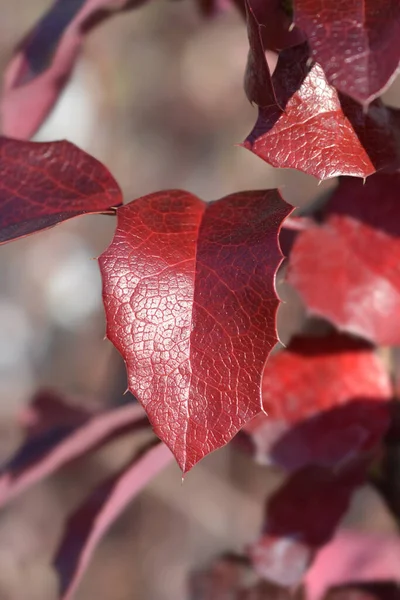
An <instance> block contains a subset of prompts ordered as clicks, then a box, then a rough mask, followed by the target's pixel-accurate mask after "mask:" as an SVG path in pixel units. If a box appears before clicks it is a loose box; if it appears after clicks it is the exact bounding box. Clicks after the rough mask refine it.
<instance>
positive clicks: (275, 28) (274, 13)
mask: <svg viewBox="0 0 400 600" xmlns="http://www.w3.org/2000/svg"><path fill="white" fill-rule="evenodd" d="M233 1H234V2H235V4H236V5H237V6H238V8H239V9H240V10H241V12H242V13H243V14H245V6H244V4H245V2H244V0H233ZM248 4H249V6H250V8H251V10H252V11H253V12H254V15H255V18H256V20H257V22H258V23H259V24H260V25H261V30H260V33H261V36H262V41H263V46H264V48H265V49H266V50H272V51H274V52H279V51H280V50H283V49H284V48H289V47H291V46H296V45H297V44H301V43H302V42H304V40H305V39H306V36H305V35H304V33H303V31H302V30H301V29H299V28H298V27H295V26H294V23H293V15H292V11H291V7H290V4H291V2H290V1H288V0H248Z"/></svg>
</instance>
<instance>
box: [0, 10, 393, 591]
mask: <svg viewBox="0 0 400 600" xmlns="http://www.w3.org/2000/svg"><path fill="white" fill-rule="evenodd" d="M49 5H50V0H0V15H1V18H0V70H1V72H2V71H3V69H4V67H5V65H6V63H7V60H8V59H9V57H10V55H11V53H12V50H13V48H14V46H15V45H16V43H17V42H18V40H19V39H20V38H21V37H22V36H23V35H24V34H25V32H26V31H27V30H28V29H29V28H30V27H31V26H32V24H33V23H34V22H35V21H36V20H37V19H38V18H39V17H40V15H41V14H42V13H43V11H44V10H46V9H47V8H48V7H49ZM246 57H247V37H246V28H245V25H244V23H243V21H242V19H241V17H240V15H239V14H238V13H237V12H235V10H234V9H232V10H227V11H226V12H225V13H222V14H220V15H219V16H217V17H215V18H213V19H210V20H207V19H204V17H202V16H201V15H200V12H199V10H198V9H197V6H196V5H195V3H194V0H153V1H152V2H149V3H147V4H146V5H144V6H143V7H141V8H140V9H137V10H135V11H131V12H128V13H125V14H123V15H118V16H115V17H113V18H112V19H110V20H108V21H106V22H105V23H104V24H103V25H101V26H100V27H99V28H97V29H96V30H94V31H93V32H92V33H91V34H90V36H89V37H88V38H87V43H86V45H85V48H84V52H83V55H82V57H81V60H80V61H79V64H78V68H77V69H76V71H75V73H74V76H73V78H72V80H71V81H70V83H69V85H68V86H67V87H66V89H65V92H64V93H63V95H62V97H61V99H60V101H59V103H58V105H57V107H56V109H55V110H54V111H53V113H52V115H51V117H50V118H49V120H48V121H47V122H46V124H45V125H44V126H43V127H42V129H41V130H40V132H39V133H38V134H37V136H36V138H35V139H37V140H54V139H63V138H66V139H69V140H70V141H73V142H75V143H76V144H77V145H79V146H80V147H81V148H83V149H85V150H87V151H88V152H90V153H91V154H93V155H94V156H95V157H97V158H98V159H100V160H101V161H102V162H103V163H104V164H106V165H107V166H108V168H109V169H110V170H111V172H112V173H113V174H114V175H115V177H116V179H117V180H118V182H119V184H120V185H121V187H122V189H123V191H124V194H125V199H126V201H129V200H131V199H133V198H136V197H139V196H141V195H144V194H147V193H150V192H154V191H156V190H159V189H163V188H164V189H165V188H183V189H187V190H189V191H191V192H193V193H195V194H197V195H199V196H200V197H201V198H203V199H205V200H213V199H217V198H219V197H221V196H223V195H225V194H228V193H231V192H235V191H239V190H245V189H255V188H269V187H277V186H279V187H280V189H281V192H282V195H283V196H284V198H285V199H286V200H287V201H289V202H291V203H292V204H294V205H295V206H298V207H305V206H307V205H308V204H309V203H310V202H312V201H313V200H315V199H316V197H317V196H318V195H319V194H323V193H324V192H326V191H328V190H329V189H330V188H331V187H332V185H334V182H326V183H324V184H322V185H320V186H318V185H317V181H316V180H314V179H313V178H311V177H308V176H306V175H303V174H301V173H297V172H294V171H280V170H276V169H273V168H271V167H269V166H268V165H266V164H265V163H263V162H262V161H261V160H260V159H258V158H257V157H255V156H253V155H252V154H251V153H250V152H248V151H246V150H244V149H242V148H240V147H238V146H237V145H235V144H237V143H239V142H241V141H243V140H244V138H245V137H246V135H247V134H248V133H249V131H250V129H251V127H252V125H253V123H254V120H255V118H256V111H255V109H254V108H253V107H252V106H250V104H249V103H248V101H247V100H246V98H245V95H244V92H243V73H244V67H245V63H246ZM386 97H387V100H388V101H389V102H390V103H391V104H392V105H400V102H399V100H400V86H399V84H398V82H395V83H394V85H393V86H392V88H391V89H390V90H389V92H388V93H387V94H386ZM114 225H115V223H114V220H113V219H111V218H109V217H100V216H91V217H85V218H82V219H77V220H75V221H72V222H67V223H65V224H63V225H62V226H60V227H58V228H57V229H53V230H50V231H46V232H44V233H41V234H40V235H37V236H32V237H29V238H27V239H24V240H20V241H18V242H14V243H12V244H9V245H6V246H2V248H1V252H0V459H1V460H5V459H6V458H7V457H8V456H9V455H10V454H11V453H12V451H13V450H14V449H15V448H16V447H17V445H18V443H19V442H20V439H21V433H20V430H19V428H18V425H17V422H16V418H15V417H16V415H17V413H18V411H19V410H20V409H21V408H22V407H23V406H24V405H26V404H27V402H28V401H29V399H30V397H31V396H32V394H33V393H34V392H35V391H36V390H37V389H38V388H40V387H42V386H45V387H53V388H55V389H57V390H58V391H60V392H61V393H63V394H65V395H67V396H68V397H69V398H72V399H74V401H76V402H80V403H83V404H85V405H87V406H90V407H92V408H94V409H99V408H101V407H104V406H106V405H116V404H118V403H119V402H121V398H122V394H123V392H124V390H125V387H126V378H125V372H124V367H123V364H122V360H121V359H120V357H119V356H118V354H117V352H116V351H115V350H114V349H113V347H112V346H111V344H110V343H109V342H108V341H104V339H103V337H104V332H105V323H104V314H103V308H102V303H101V282H100V276H99V271H98V266H97V262H96V260H93V259H94V258H95V257H97V256H98V255H99V254H100V253H101V252H102V251H103V250H104V249H105V247H106V246H107V245H108V244H109V242H110V241H111V238H112V235H113V227H114ZM283 272H284V270H283V271H282V273H283ZM282 279H283V278H282V274H281V277H280V278H279V282H278V286H279V292H280V294H281V297H282V298H283V299H285V300H287V303H286V304H285V305H283V306H282V307H281V309H280V313H279V330H280V335H281V339H282V340H283V341H287V340H288V339H289V338H290V335H291V334H292V332H293V331H295V330H298V329H299V328H301V325H302V322H303V309H302V307H301V306H300V304H299V302H298V301H297V299H296V298H294V296H293V294H292V293H291V292H290V290H288V289H286V287H285V284H284V282H283V280H282ZM132 443H133V441H132V439H130V438H127V439H124V440H121V441H119V442H118V443H115V444H113V446H112V447H109V448H107V449H106V450H103V451H101V452H98V453H97V454H95V455H94V456H93V457H92V458H90V459H86V460H84V461H80V462H78V463H76V464H73V465H70V466H69V467H68V468H65V469H63V470H62V472H61V473H59V474H57V475H56V476H54V477H52V478H51V479H50V480H48V481H46V482H44V483H41V484H40V485H38V486H36V487H35V488H34V489H32V490H30V491H29V492H28V493H26V494H25V495H24V496H23V497H21V498H20V499H18V500H17V501H16V502H14V503H13V504H12V505H11V506H10V507H7V508H6V509H5V510H4V511H3V512H2V513H1V514H0V600H55V599H56V597H57V594H56V581H55V578H54V575H53V573H52V570H51V568H50V566H49V557H50V556H51V552H52V551H53V550H54V548H55V547H56V544H57V540H58V539H59V537H60V534H61V532H62V527H63V522H64V518H65V515H66V514H67V513H68V512H70V511H71V510H72V509H73V508H74V507H76V506H77V505H78V504H79V502H80V501H81V500H82V499H83V497H84V496H85V494H86V493H87V492H88V491H89V490H90V489H92V488H93V486H94V485H95V483H96V482H98V481H100V480H101V479H102V478H104V477H105V476H106V475H107V474H108V473H109V472H111V471H113V470H115V469H116V468H117V467H118V465H120V464H121V463H122V462H123V461H124V460H126V458H127V456H128V455H129V453H130V451H131V449H132ZM281 479H282V475H281V474H280V473H279V472H277V471H273V470H271V469H267V468H262V467H259V466H257V465H255V464H254V462H253V461H252V460H251V459H250V457H248V456H247V455H246V454H244V453H241V452H240V451H239V450H237V449H234V448H233V447H232V446H228V447H227V448H225V449H223V450H221V451H219V452H217V453H215V454H213V455H211V456H210V457H208V458H207V459H205V460H204V461H203V462H202V463H201V464H200V465H199V466H198V467H196V469H194V471H193V472H191V473H190V474H189V475H188V476H187V478H186V479H185V482H184V484H183V485H182V484H181V476H180V472H179V470H178V468H177V467H176V466H175V465H172V466H171V467H170V468H168V469H166V470H165V471H164V472H163V473H162V474H161V475H160V476H159V477H158V478H157V479H156V480H154V482H153V483H152V484H151V485H150V486H149V487H148V488H147V489H146V491H145V492H144V493H142V494H141V496H140V497H139V498H138V499H137V500H135V501H134V502H133V503H132V505H131V507H130V508H129V509H128V510H127V511H126V512H125V513H124V515H122V516H121V518H120V519H119V520H118V522H117V523H116V524H115V525H114V526H113V527H112V529H111V530H110V532H109V534H108V535H107V537H106V538H105V540H104V541H103V543H102V544H101V546H100V547H99V549H98V551H97V552H96V555H95V557H94V560H93V561H92V563H91V566H90V568H89V570H88V572H87V575H86V576H85V579H84V581H83V584H82V586H81V588H80V590H79V592H78V593H77V596H76V598H77V600H92V599H93V600H94V599H96V600H139V599H140V600H206V599H199V598H197V597H196V599H194V598H193V595H192V593H191V592H190V590H189V586H188V580H189V576H190V574H191V573H193V572H195V571H197V570H199V569H202V568H205V567H207V565H208V564H210V562H212V561H213V560H214V559H215V557H217V556H218V555H219V554H220V553H221V552H225V551H231V552H239V553H241V552H243V550H244V548H245V546H246V544H247V543H249V542H251V541H252V540H254V539H255V537H256V536H257V534H258V532H259V529H260V525H261V522H262V512H263V506H264V501H265V498H266V496H267V494H268V493H270V492H271V490H273V489H275V488H276V487H277V485H278V484H279V483H280V481H281ZM345 522H346V523H351V524H352V526H357V527H362V528H367V529H370V530H375V529H377V530H379V531H390V530H392V529H394V528H395V525H394V523H393V521H392V519H391V517H390V515H389V514H388V513H387V511H386V509H385V508H384V506H383V504H382V502H381V501H380V499H379V497H378V496H377V495H376V493H375V492H374V491H373V490H372V488H371V489H370V488H368V487H367V486H365V487H364V488H363V489H362V490H360V492H359V493H357V494H356V497H355V499H354V502H353V505H352V507H351V508H350V511H349V514H348V515H347V516H346V519H345ZM207 600H211V599H207Z"/></svg>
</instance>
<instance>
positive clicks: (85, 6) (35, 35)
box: [0, 0, 145, 139]
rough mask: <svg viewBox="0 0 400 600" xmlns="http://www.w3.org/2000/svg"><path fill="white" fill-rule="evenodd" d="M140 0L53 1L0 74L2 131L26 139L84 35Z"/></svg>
mask: <svg viewBox="0 0 400 600" xmlns="http://www.w3.org/2000/svg"><path fill="white" fill-rule="evenodd" d="M144 1H145V0H55V1H54V3H53V5H52V6H51V7H50V9H49V10H48V12H47V13H46V14H45V15H44V17H43V18H42V19H41V20H40V21H39V22H38V23H37V24H36V25H35V26H34V27H33V29H32V30H31V31H30V32H29V33H28V34H27V35H26V36H25V38H24V39H23V40H22V42H21V43H20V44H19V45H18V47H17V49H16V51H15V54H14V56H13V58H12V59H11V61H10V63H9V65H8V67H7V69H6V71H5V75H4V83H3V92H2V98H1V103H0V118H1V124H2V131H3V133H4V134H5V135H8V136H10V137H14V138H22V139H25V138H30V137H31V136H32V135H33V134H34V133H35V132H36V130H37V129H38V128H39V127H40V125H41V124H42V123H43V121H44V120H45V118H46V117H47V115H48V114H49V112H50V111H51V109H52V108H53V106H54V103H55V102H56V100H57V99H58V97H59V95H60V93H61V91H62V89H63V88H64V85H65V84H66V83H67V81H68V79H69V77H70V74H71V71H72V69H73V67H74V65H75V62H76V60H77V58H78V56H79V51H80V49H81V46H82V42H83V38H84V36H85V34H86V33H87V32H88V31H90V30H91V29H92V28H93V27H94V26H95V25H97V24H98V23H100V22H101V21H103V20H104V19H105V18H106V17H107V16H110V15H112V14H113V13H115V12H116V11H118V10H124V9H128V8H134V7H136V6H138V5H140V4H141V3H142V2H144Z"/></svg>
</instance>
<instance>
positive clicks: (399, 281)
mask: <svg viewBox="0 0 400 600" xmlns="http://www.w3.org/2000/svg"><path fill="white" fill-rule="evenodd" d="M399 186H400V174H390V175H389V174H376V175H374V176H373V177H371V178H369V179H368V180H367V182H366V184H365V185H363V183H362V182H361V181H356V180H353V179H343V180H341V182H340V185H339V187H338V188H337V190H336V192H335V193H334V194H333V197H332V199H331V201H330V203H329V204H328V206H327V212H326V217H325V222H324V224H323V225H321V226H315V227H311V228H309V229H308V230H307V231H303V232H301V233H300V234H299V235H298V237H297V239H296V241H295V244H294V247H293V250H292V253H291V257H290V264H289V272H288V281H289V282H290V283H291V284H292V285H293V286H294V287H295V288H296V290H297V291H298V292H299V294H300V296H301V297H302V298H303V301H304V303H305V305H306V306H307V308H308V310H309V311H310V312H311V313H313V314H315V315H318V316H322V317H324V318H326V319H328V320H329V321H331V322H332V323H334V324H335V325H336V326H337V327H338V328H339V329H342V330H346V331H350V332H352V333H355V334H357V335H360V336H362V337H364V338H366V339H369V340H372V341H373V342H376V343H378V344H382V345H393V344H399V343H400V321H399V319H398V315H399V313H400V274H399V269H398V257H399V253H400V203H399V197H398V193H399V192H398V190H399ZM332 282H334V285H332ZM328 289H329V293H327V290H328Z"/></svg>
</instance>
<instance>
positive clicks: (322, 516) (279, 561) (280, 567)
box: [249, 461, 366, 586]
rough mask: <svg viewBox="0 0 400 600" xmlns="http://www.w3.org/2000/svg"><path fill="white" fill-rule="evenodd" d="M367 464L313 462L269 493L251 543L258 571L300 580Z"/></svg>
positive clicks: (283, 580)
mask: <svg viewBox="0 0 400 600" xmlns="http://www.w3.org/2000/svg"><path fill="white" fill-rule="evenodd" d="M365 469H366V463H364V462H363V461H356V462H355V463H353V464H351V465H346V466H345V468H343V469H326V468H322V467H315V466H313V467H306V468H305V469H302V470H301V471H297V472H296V473H294V474H293V475H291V476H290V478H289V479H288V480H287V481H286V482H285V483H284V484H283V485H282V486H281V487H280V488H279V489H278V490H277V492H275V494H274V495H273V496H272V497H271V498H270V499H269V501H268V503H267V509H266V515H265V529H264V533H263V535H262V536H261V538H260V539H259V540H258V541H257V542H255V543H254V544H253V545H252V546H251V547H250V549H249V553H250V557H251V559H252V562H253V565H254V568H255V570H256V571H257V572H258V573H259V575H261V576H262V577H264V578H265V579H267V580H269V581H273V582H275V583H277V584H278V585H285V586H294V585H297V584H299V583H300V582H301V581H302V579H303V576H304V574H305V573H306V571H307V569H308V567H309V565H310V563H311V561H312V559H313V557H314V555H315V553H316V551H317V550H318V549H319V547H320V546H322V545H323V544H326V543H327V542H328V541H329V539H330V538H331V537H332V535H333V533H334V531H335V528H336V527H337V525H338V523H339V521H340V519H341V517H342V516H343V515H344V513H345V512H346V510H347V507H348V504H349V501H350V498H351V495H352V493H353V491H354V489H355V488H356V487H357V486H359V485H361V484H362V483H363V481H364V479H365Z"/></svg>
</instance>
